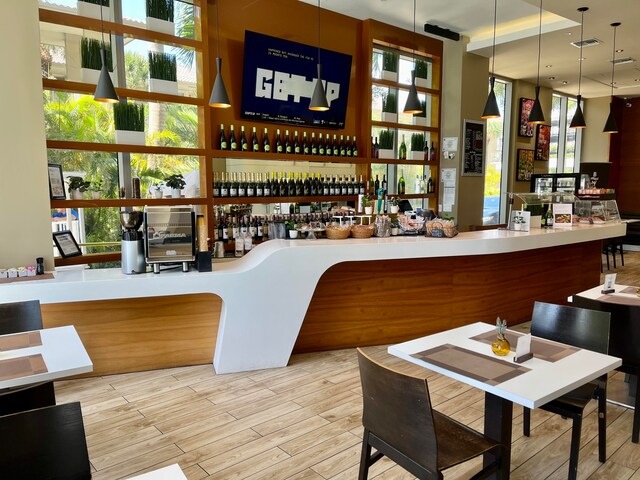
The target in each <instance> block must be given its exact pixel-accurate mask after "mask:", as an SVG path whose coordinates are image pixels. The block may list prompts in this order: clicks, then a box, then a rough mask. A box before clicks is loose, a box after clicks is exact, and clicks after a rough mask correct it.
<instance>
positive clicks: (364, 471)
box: [358, 428, 371, 480]
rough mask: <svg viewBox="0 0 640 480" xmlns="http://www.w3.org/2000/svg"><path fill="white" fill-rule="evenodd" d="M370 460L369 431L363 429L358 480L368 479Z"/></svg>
mask: <svg viewBox="0 0 640 480" xmlns="http://www.w3.org/2000/svg"><path fill="white" fill-rule="evenodd" d="M370 458H371V445H369V430H368V429H366V428H365V429H364V433H363V434H362V454H361V455H360V472H359V473H358V480H367V478H369V467H370V463H369V460H370Z"/></svg>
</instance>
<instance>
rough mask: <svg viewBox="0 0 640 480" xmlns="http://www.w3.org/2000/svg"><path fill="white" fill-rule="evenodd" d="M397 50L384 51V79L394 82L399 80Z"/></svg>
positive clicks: (398, 56)
mask: <svg viewBox="0 0 640 480" xmlns="http://www.w3.org/2000/svg"><path fill="white" fill-rule="evenodd" d="M399 58H400V55H398V54H397V53H396V52H382V79H383V80H390V81H392V82H397V81H398V60H399Z"/></svg>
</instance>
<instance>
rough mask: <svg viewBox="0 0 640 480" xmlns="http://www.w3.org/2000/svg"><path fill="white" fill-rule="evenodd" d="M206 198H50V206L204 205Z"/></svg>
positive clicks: (207, 201) (206, 201)
mask: <svg viewBox="0 0 640 480" xmlns="http://www.w3.org/2000/svg"><path fill="white" fill-rule="evenodd" d="M207 203H209V200H208V199H206V198H186V197H183V198H109V199H107V198H105V199H99V200H90V199H83V200H51V208H108V207H142V206H144V205H206V204H207Z"/></svg>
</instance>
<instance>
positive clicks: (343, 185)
mask: <svg viewBox="0 0 640 480" xmlns="http://www.w3.org/2000/svg"><path fill="white" fill-rule="evenodd" d="M348 183H349V177H347V179H346V180H345V178H344V175H340V195H347V194H348V193H349V185H347V184H348Z"/></svg>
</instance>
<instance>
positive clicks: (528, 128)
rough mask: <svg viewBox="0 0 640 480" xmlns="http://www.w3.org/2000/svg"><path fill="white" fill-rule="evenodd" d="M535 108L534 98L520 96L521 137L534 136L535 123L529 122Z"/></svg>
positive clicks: (519, 129) (519, 133) (519, 131)
mask: <svg viewBox="0 0 640 480" xmlns="http://www.w3.org/2000/svg"><path fill="white" fill-rule="evenodd" d="M532 108H533V100H532V99H530V98H522V97H521V98H520V124H519V128H518V135H520V136H521V137H533V126H534V125H533V123H528V122H527V120H529V114H530V113H531V109H532Z"/></svg>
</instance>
